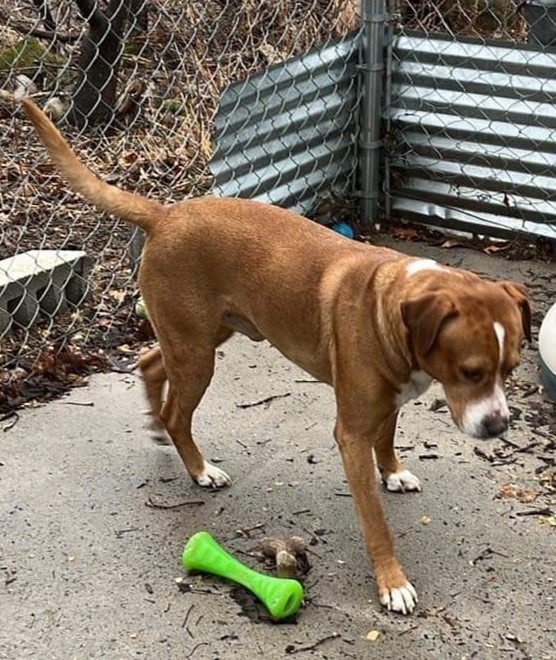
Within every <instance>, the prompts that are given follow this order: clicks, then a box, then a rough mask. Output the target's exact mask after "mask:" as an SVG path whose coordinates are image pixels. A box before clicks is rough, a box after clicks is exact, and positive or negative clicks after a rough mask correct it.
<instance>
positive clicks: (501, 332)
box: [493, 321, 506, 369]
mask: <svg viewBox="0 0 556 660" xmlns="http://www.w3.org/2000/svg"><path fill="white" fill-rule="evenodd" d="M493 325H494V332H495V334H496V339H498V369H500V367H501V366H502V362H503V360H504V339H505V337H506V330H505V329H504V326H503V325H502V324H501V323H498V321H495V322H494V324H493Z"/></svg>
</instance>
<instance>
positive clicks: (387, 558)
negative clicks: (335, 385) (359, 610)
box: [335, 413, 417, 614]
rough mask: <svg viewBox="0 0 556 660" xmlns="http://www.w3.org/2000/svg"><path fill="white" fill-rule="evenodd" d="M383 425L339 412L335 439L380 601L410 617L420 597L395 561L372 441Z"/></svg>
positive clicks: (382, 431) (382, 430) (382, 422)
mask: <svg viewBox="0 0 556 660" xmlns="http://www.w3.org/2000/svg"><path fill="white" fill-rule="evenodd" d="M384 424H388V419H384V420H383V421H380V422H379V421H378V420H377V421H375V422H370V423H366V424H365V425H364V426H361V425H359V424H357V423H353V422H352V421H351V420H350V418H349V417H348V418H347V419H346V418H344V417H343V416H342V415H341V413H340V414H339V416H338V420H337V422H336V428H335V437H336V442H337V443H338V447H339V449H340V454H341V457H342V461H343V464H344V469H345V472H346V476H347V480H348V484H349V488H350V490H351V493H352V495H353V499H354V502H355V507H356V509H357V514H358V516H359V522H360V525H361V531H362V533H363V538H364V541H365V547H366V549H367V554H368V555H369V559H370V560H371V563H372V565H373V569H374V573H375V579H376V583H377V587H378V594H379V597H380V602H381V603H382V604H383V605H385V606H386V607H387V608H388V609H389V610H393V611H395V612H402V613H403V614H409V613H411V612H412V611H413V609H414V608H415V604H416V603H417V594H416V592H415V589H414V587H413V585H412V584H411V583H410V582H409V580H408V579H407V578H406V576H405V573H404V572H403V569H402V567H401V565H400V563H399V562H398V560H397V558H396V555H395V552H394V543H393V541H392V536H391V534H390V530H389V529H388V524H387V522H386V519H385V517H384V512H383V510H382V504H381V501H380V494H379V490H378V486H377V478H376V465H375V458H374V452H373V442H374V441H375V440H376V438H377V437H379V436H380V434H381V433H384V432H385V427H384ZM390 426H391V425H390Z"/></svg>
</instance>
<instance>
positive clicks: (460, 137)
mask: <svg viewBox="0 0 556 660" xmlns="http://www.w3.org/2000/svg"><path fill="white" fill-rule="evenodd" d="M392 10H393V12H395V16H394V20H393V23H392V24H391V26H390V29H389V39H388V44H389V70H390V79H389V87H388V89H389V93H388V98H387V100H386V119H387V130H386V133H387V140H386V142H387V149H386V151H387V158H386V163H387V176H386V179H385V185H386V197H387V204H386V212H387V215H389V216H390V215H391V216H394V217H404V218H406V219H407V218H410V219H415V220H419V221H422V222H426V223H431V224H435V225H441V226H447V227H450V228H459V229H463V230H466V231H470V232H472V233H475V234H487V235H491V236H492V235H494V236H496V235H499V236H502V237H508V236H515V235H516V232H525V233H527V234H534V235H537V236H540V237H544V238H547V239H551V240H554V239H555V238H556V203H555V202H554V197H555V195H554V193H555V191H556V149H555V148H554V144H556V139H555V138H556V133H555V131H556V114H555V112H554V104H553V98H554V92H555V91H556V89H555V86H554V80H553V71H554V67H555V66H556V39H555V37H556V29H555V28H556V4H554V3H551V4H549V3H548V2H546V1H545V2H542V0H534V1H533V2H530V3H524V2H519V3H518V2H514V0H443V1H442V2H439V3H430V2H425V1H421V0H418V1H415V0H396V1H395V4H394V3H393V4H392Z"/></svg>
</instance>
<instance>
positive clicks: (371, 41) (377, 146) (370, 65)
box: [359, 0, 386, 225]
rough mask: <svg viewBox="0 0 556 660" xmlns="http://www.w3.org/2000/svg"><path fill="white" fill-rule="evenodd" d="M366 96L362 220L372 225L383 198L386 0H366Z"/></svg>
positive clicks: (363, 65)
mask: <svg viewBox="0 0 556 660" xmlns="http://www.w3.org/2000/svg"><path fill="white" fill-rule="evenodd" d="M362 3H363V7H362V9H363V12H362V14H363V16H362V18H363V44H362V63H361V65H360V68H361V70H362V79H363V94H362V100H361V102H362V108H361V130H360V134H359V153H360V161H359V162H360V177H361V178H360V181H361V221H362V223H363V224H364V225H371V224H374V223H375V222H377V220H378V201H379V195H380V180H379V174H380V155H381V148H382V140H381V120H382V108H383V99H382V80H383V76H384V24H385V22H386V16H385V13H384V0H362Z"/></svg>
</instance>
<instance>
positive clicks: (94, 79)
mask: <svg viewBox="0 0 556 660" xmlns="http://www.w3.org/2000/svg"><path fill="white" fill-rule="evenodd" d="M75 1H76V4H77V6H78V7H79V11H80V12H81V15H82V16H83V18H84V19H85V20H86V21H87V22H88V23H89V30H88V32H87V34H86V35H85V37H84V39H83V43H82V45H81V53H80V56H79V65H78V66H79V71H80V78H79V81H78V83H77V85H76V86H75V88H74V91H73V98H72V107H71V110H70V113H69V120H70V122H71V123H72V124H74V125H75V126H78V127H79V128H85V127H88V126H93V125H95V124H102V123H107V122H109V121H110V119H111V118H112V117H113V116H114V106H115V103H116V92H117V89H116V87H117V81H118V70H119V66H120V60H121V56H122V53H123V48H124V41H123V34H124V29H125V25H126V20H127V14H128V6H129V3H130V0H110V2H109V3H108V7H107V8H106V11H104V12H103V11H102V10H101V9H100V8H99V6H98V0H75Z"/></svg>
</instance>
